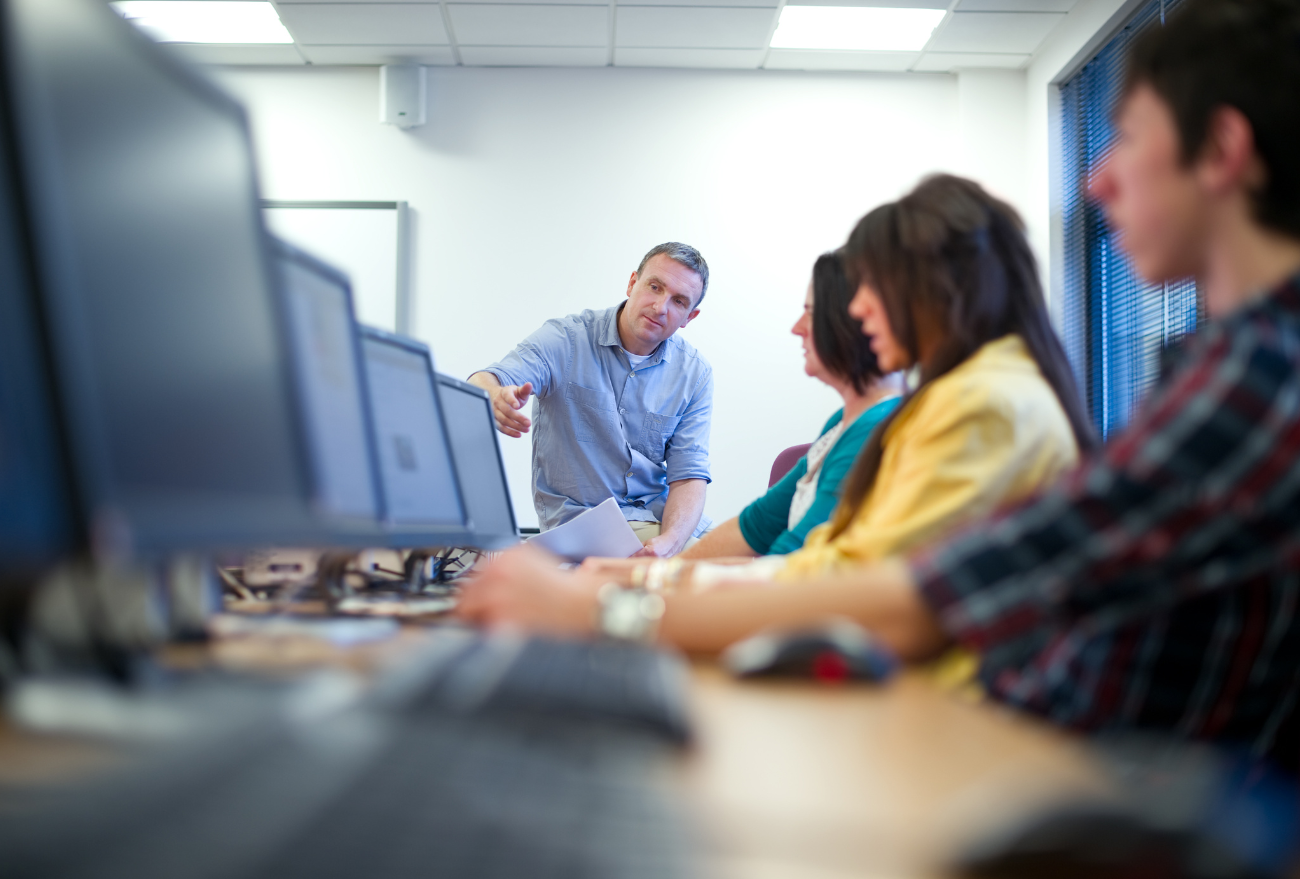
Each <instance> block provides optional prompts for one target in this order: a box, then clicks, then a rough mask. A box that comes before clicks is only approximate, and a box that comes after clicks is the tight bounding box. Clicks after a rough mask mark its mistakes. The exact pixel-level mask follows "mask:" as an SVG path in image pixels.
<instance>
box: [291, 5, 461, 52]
mask: <svg viewBox="0 0 1300 879" xmlns="http://www.w3.org/2000/svg"><path fill="white" fill-rule="evenodd" d="M279 9H280V20H281V21H283V22H284V25H285V27H287V28H288V29H289V33H291V34H293V38H294V39H295V40H297V41H298V42H299V43H302V44H304V45H311V44H313V43H320V44H324V45H330V46H393V45H398V44H403V43H406V44H409V43H418V44H421V45H429V46H433V45H446V44H447V43H448V42H449V41H448V39H447V30H446V28H444V27H443V26H442V11H441V10H440V9H439V8H438V4H436V3H281V4H280V5H279Z"/></svg>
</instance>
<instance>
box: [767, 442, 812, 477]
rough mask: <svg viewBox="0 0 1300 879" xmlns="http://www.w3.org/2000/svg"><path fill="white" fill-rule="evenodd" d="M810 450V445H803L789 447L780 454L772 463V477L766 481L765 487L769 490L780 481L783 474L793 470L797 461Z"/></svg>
mask: <svg viewBox="0 0 1300 879" xmlns="http://www.w3.org/2000/svg"><path fill="white" fill-rule="evenodd" d="M811 448H812V443H804V444H803V445H801V446H791V447H790V448H788V449H786V450H785V451H783V452H781V454H779V455H777V456H776V460H775V461H773V462H772V475H771V476H769V477H768V479H767V487H768V488H771V487H772V486H774V485H776V484H777V483H778V482H780V481H781V478H782V477H783V476H785V474H787V473H789V472H790V471H791V470H793V469H794V465H795V464H798V463H799V459H800V458H802V457H803V456H804V455H806V454H808V450H809V449H811Z"/></svg>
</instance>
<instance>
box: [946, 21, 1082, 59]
mask: <svg viewBox="0 0 1300 879" xmlns="http://www.w3.org/2000/svg"><path fill="white" fill-rule="evenodd" d="M1063 18H1065V15H1064V14H1063V13H1052V12H1044V13H1039V12H1032V13H1031V12H955V13H953V14H952V15H950V16H948V20H947V21H946V22H945V23H944V24H942V25H941V26H940V27H939V29H938V30H937V31H935V32H934V38H933V39H931V40H930V44H929V45H928V46H926V48H927V49H929V50H930V51H932V52H1007V53H1012V54H1033V52H1034V50H1035V49H1037V48H1038V46H1039V44H1041V43H1042V42H1043V39H1044V38H1045V37H1046V36H1047V35H1048V34H1049V33H1051V32H1052V29H1053V28H1054V27H1056V26H1057V25H1058V24H1060V22H1061V20H1062V19H1063Z"/></svg>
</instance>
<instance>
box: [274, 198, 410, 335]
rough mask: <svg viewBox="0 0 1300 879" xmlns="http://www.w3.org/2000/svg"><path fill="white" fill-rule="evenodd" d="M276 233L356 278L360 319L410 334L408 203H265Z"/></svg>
mask: <svg viewBox="0 0 1300 879" xmlns="http://www.w3.org/2000/svg"><path fill="white" fill-rule="evenodd" d="M262 209H263V213H264V214H265V216H266V225H267V227H268V228H269V229H270V230H271V232H272V233H274V234H275V235H278V236H279V237H281V238H283V239H285V240H286V241H288V242H289V243H290V244H293V245H295V246H297V247H300V248H302V249H303V250H305V251H307V252H308V253H310V254H312V255H313V256H315V257H317V258H318V259H321V260H323V261H324V262H327V263H329V264H330V265H332V266H335V267H336V268H338V269H340V270H341V271H343V272H344V273H345V274H347V276H348V277H349V278H351V279H352V298H353V301H354V302H355V304H356V311H357V320H359V321H360V322H361V323H363V324H369V325H371V326H375V327H380V328H381V329H385V330H388V331H390V332H398V333H407V334H409V332H410V297H409V294H408V290H407V279H408V278H409V277H410V265H409V249H408V248H407V207H406V202H404V201H264V202H262Z"/></svg>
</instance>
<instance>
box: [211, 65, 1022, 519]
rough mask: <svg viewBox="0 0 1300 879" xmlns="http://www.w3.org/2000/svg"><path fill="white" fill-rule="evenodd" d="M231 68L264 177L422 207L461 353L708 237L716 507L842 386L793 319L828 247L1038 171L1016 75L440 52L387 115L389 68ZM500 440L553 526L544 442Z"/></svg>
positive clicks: (426, 254)
mask: <svg viewBox="0 0 1300 879" xmlns="http://www.w3.org/2000/svg"><path fill="white" fill-rule="evenodd" d="M220 77H221V79H222V80H223V81H224V82H225V83H226V84H227V85H228V86H229V87H230V88H231V89H232V91H234V92H235V93H236V94H238V95H240V96H242V97H243V98H244V99H245V100H246V101H247V103H248V105H249V107H250V110H251V114H252V118H253V121H254V129H255V132H256V137H257V140H258V149H259V153H260V160H261V167H262V174H263V188H264V191H265V194H266V195H267V197H270V198H278V199H358V200H398V199H402V200H406V201H408V202H409V203H410V205H411V207H412V209H413V213H414V235H415V240H414V242H413V251H414V253H415V266H414V275H413V279H412V280H413V289H414V302H415V305H414V310H415V321H414V326H415V328H416V335H418V336H420V337H421V338H424V339H426V340H427V341H429V342H430V344H431V345H432V346H433V350H434V352H435V356H436V359H437V363H438V366H439V368H440V369H441V370H443V371H445V372H450V373H452V374H456V375H460V376H465V375H468V374H469V373H470V372H471V371H473V370H474V369H476V368H478V367H481V366H483V365H485V364H487V363H488V362H490V361H491V360H493V359H495V358H496V357H498V356H500V355H501V354H502V353H504V352H505V351H506V350H507V349H508V348H509V347H510V346H511V345H512V344H513V343H514V342H515V341H517V340H518V339H520V338H522V337H523V336H525V335H526V334H527V333H529V332H531V331H532V330H533V329H534V328H536V327H537V326H538V325H539V324H540V323H541V322H542V321H543V320H545V319H546V318H548V317H551V316H555V315H560V314H565V313H568V312H572V311H576V310H580V309H582V308H587V307H602V306H607V305H611V304H614V303H616V302H617V301H619V299H620V298H621V297H622V295H623V291H624V289H625V286H626V283H627V277H628V275H629V273H630V272H631V271H632V270H633V269H635V267H636V264H637V262H638V260H639V258H640V256H641V254H642V253H643V252H644V251H645V250H646V249H648V248H649V247H650V246H651V245H653V244H656V243H659V242H661V241H664V240H669V239H677V240H682V241H686V242H689V243H691V244H694V245H695V246H697V247H699V248H700V250H701V251H702V252H703V253H704V255H705V257H706V258H707V259H708V260H709V264H710V267H711V270H712V274H713V278H712V282H711V285H710V289H709V293H708V298H707V299H706V300H705V303H704V309H703V312H702V314H701V316H700V317H699V319H698V320H697V321H696V322H695V323H693V324H692V325H691V326H690V327H688V328H687V329H685V330H683V331H682V332H683V333H684V335H685V337H686V338H687V339H688V340H689V341H690V342H692V343H693V344H694V345H696V346H697V347H698V348H700V350H701V351H703V352H704V353H705V355H706V356H707V357H708V358H709V359H710V361H711V362H712V363H713V366H714V370H715V374H716V397H715V415H714V424H713V449H712V457H713V471H714V473H713V475H714V483H713V485H712V486H711V488H710V491H709V502H708V507H707V513H708V514H709V515H710V516H712V517H713V518H714V519H715V520H722V519H725V518H727V517H729V516H733V515H735V514H736V513H737V512H738V511H739V510H740V509H741V507H743V506H744V505H745V504H746V503H748V502H749V501H750V500H752V499H753V498H754V497H755V496H757V495H758V494H759V493H760V492H761V491H762V490H763V489H764V488H765V487H766V484H767V473H768V469H769V468H770V466H771V462H772V460H773V458H774V457H775V456H776V453H777V452H779V451H780V450H781V449H782V448H785V447H786V446H789V445H793V444H796V443H800V442H808V441H809V440H811V439H812V438H813V436H814V435H815V433H816V431H817V430H818V428H819V427H820V426H821V424H822V422H823V421H824V420H825V418H826V417H827V416H828V415H829V414H830V413H831V412H832V411H833V410H834V409H835V408H836V406H837V402H838V398H837V397H836V396H835V395H834V394H833V393H832V392H830V391H829V390H828V389H826V388H825V387H824V386H822V385H820V384H818V383H817V382H815V381H814V380H812V379H808V378H806V377H804V376H803V375H802V373H801V372H800V363H801V359H800V354H799V346H798V342H797V340H796V339H795V338H794V337H793V336H791V335H789V332H788V330H789V327H790V325H791V324H792V323H793V322H794V320H795V318H796V317H797V316H798V313H799V311H800V308H801V305H802V299H803V295H804V290H805V288H806V285H807V282H808V273H809V270H810V268H811V265H812V263H813V260H814V259H815V258H816V256H817V255H818V254H819V253H821V252H822V251H824V250H828V249H831V248H834V247H836V246H838V245H839V244H841V243H842V242H843V240H844V238H845V236H846V234H847V232H848V231H849V229H850V227H851V226H852V224H853V223H854V222H855V221H856V219H857V218H858V217H859V216H861V215H862V214H863V213H864V212H865V211H867V210H868V209H870V208H871V207H873V206H875V205H876V204H879V203H880V202H882V201H885V200H889V199H891V198H895V197H897V196H898V195H900V194H901V193H903V192H904V191H906V190H907V189H908V188H910V187H911V186H912V185H913V184H914V183H915V182H916V181H917V179H918V178H920V177H921V176H922V175H924V174H926V173H929V172H932V171H936V170H959V171H963V172H965V173H969V174H972V175H974V176H976V177H981V178H987V180H986V182H987V183H988V184H989V185H990V186H991V187H992V188H994V189H995V190H998V191H1000V192H1002V193H1003V194H1004V195H1005V196H1007V197H1008V198H1011V199H1012V200H1013V201H1014V202H1016V203H1018V204H1023V202H1024V199H1025V192H1026V190H1027V184H1026V183H1025V182H1024V180H1023V173H1021V174H1017V171H1016V169H1017V166H1019V165H1021V164H1022V162H1023V153H1024V149H1025V147H1024V144H1025V143H1026V138H1025V136H1024V111H1025V107H1026V103H1025V100H1024V92H1023V90H1024V76H1023V74H1019V73H1010V74H981V75H978V76H975V77H970V76H969V75H967V76H963V77H962V78H961V81H960V84H959V79H958V77H954V76H947V75H915V74H912V75H907V76H880V75H864V74H806V73H797V72H788V73H787V72H772V71H735V72H731V71H668V70H626V69H615V68H605V69H595V70H562V69H561V70H556V69H548V70H541V69H524V70H520V69H514V70H511V69H463V68H459V69H458V68H450V69H447V68H441V69H440V68H435V69H431V70H430V92H431V95H432V98H431V107H430V117H429V118H430V122H429V124H428V125H426V126H424V127H423V128H417V129H413V130H411V131H409V132H402V131H399V130H398V129H395V128H392V127H388V126H382V125H380V124H378V122H377V113H378V95H379V84H378V71H377V70H376V69H374V68H315V69H311V68H308V69H301V68H300V69H233V68H232V69H226V70H224V71H221V73H220ZM963 101H965V102H966V105H965V106H964V107H963ZM502 439H503V445H504V447H505V449H506V454H507V458H508V463H509V466H510V471H511V478H512V483H513V490H514V495H515V503H516V507H517V509H518V512H519V513H520V516H521V520H522V523H523V524H533V523H535V516H534V514H533V511H532V503H531V497H530V495H529V491H528V484H527V480H528V463H527V459H528V449H527V445H526V442H527V441H526V440H524V441H514V440H507V439H505V438H504V437H503V438H502Z"/></svg>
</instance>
